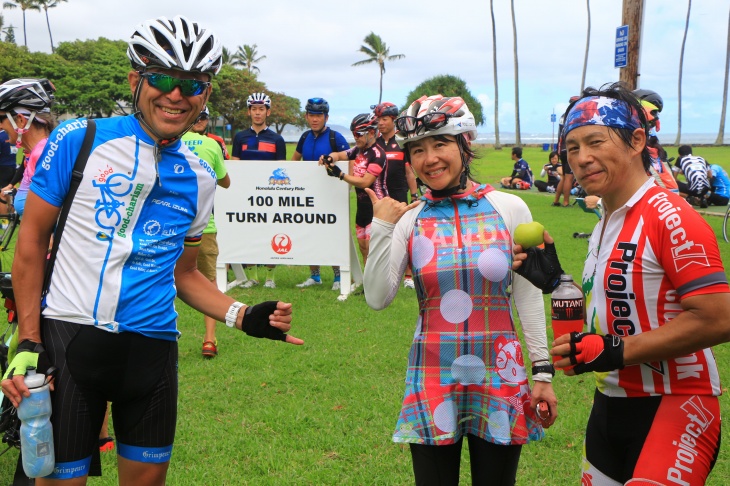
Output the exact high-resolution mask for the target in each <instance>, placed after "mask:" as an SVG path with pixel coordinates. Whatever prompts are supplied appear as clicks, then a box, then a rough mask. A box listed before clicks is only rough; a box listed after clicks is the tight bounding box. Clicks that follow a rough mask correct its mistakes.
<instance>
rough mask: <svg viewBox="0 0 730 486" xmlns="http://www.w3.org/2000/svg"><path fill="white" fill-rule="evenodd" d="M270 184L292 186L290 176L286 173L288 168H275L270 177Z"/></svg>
mask: <svg viewBox="0 0 730 486" xmlns="http://www.w3.org/2000/svg"><path fill="white" fill-rule="evenodd" d="M269 184H273V185H275V186H290V185H291V179H289V176H288V175H287V174H286V170H284V169H282V168H278V169H276V170H274V172H273V173H272V174H271V177H269Z"/></svg>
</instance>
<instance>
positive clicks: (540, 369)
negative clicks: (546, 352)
mask: <svg viewBox="0 0 730 486" xmlns="http://www.w3.org/2000/svg"><path fill="white" fill-rule="evenodd" d="M538 373H550V374H551V375H552V376H555V367H554V366H553V365H552V363H548V364H542V365H538V366H533V367H532V374H533V375H536V374H538Z"/></svg>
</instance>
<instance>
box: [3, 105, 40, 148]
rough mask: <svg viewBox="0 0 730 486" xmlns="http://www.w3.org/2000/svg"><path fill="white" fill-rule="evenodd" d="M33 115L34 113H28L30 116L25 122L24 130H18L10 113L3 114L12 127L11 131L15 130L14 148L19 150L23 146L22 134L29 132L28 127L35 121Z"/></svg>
mask: <svg viewBox="0 0 730 486" xmlns="http://www.w3.org/2000/svg"><path fill="white" fill-rule="evenodd" d="M35 113H36V112H35V111H31V112H30V116H29V117H28V121H27V122H26V124H25V127H24V128H18V125H16V123H15V119H14V118H13V117H12V115H10V113H5V116H6V117H8V120H9V121H10V124H11V125H12V126H13V130H15V133H17V134H18V139H17V140H16V141H15V147H16V148H20V147H21V145H22V144H23V134H24V133H26V132H27V131H28V130H30V126H31V124H32V123H33V120H34V119H35Z"/></svg>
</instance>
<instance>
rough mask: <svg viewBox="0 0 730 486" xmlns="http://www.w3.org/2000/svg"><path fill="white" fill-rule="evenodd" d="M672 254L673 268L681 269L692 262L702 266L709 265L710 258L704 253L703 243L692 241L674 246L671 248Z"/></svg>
mask: <svg viewBox="0 0 730 486" xmlns="http://www.w3.org/2000/svg"><path fill="white" fill-rule="evenodd" d="M672 256H673V257H674V268H676V269H677V271H678V272H679V271H681V270H683V269H685V268H687V267H688V266H690V265H692V264H693V263H694V264H696V265H701V266H703V267H709V266H710V260H709V259H708V258H707V253H705V245H700V244H699V243H695V242H694V241H688V242H687V243H685V244H683V245H680V246H675V247H674V248H672Z"/></svg>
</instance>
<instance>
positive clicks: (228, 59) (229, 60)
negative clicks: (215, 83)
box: [221, 46, 233, 66]
mask: <svg viewBox="0 0 730 486" xmlns="http://www.w3.org/2000/svg"><path fill="white" fill-rule="evenodd" d="M221 60H222V61H223V64H227V65H229V66H233V54H231V51H230V50H229V49H228V48H227V47H225V46H223V53H222V54H221Z"/></svg>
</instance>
